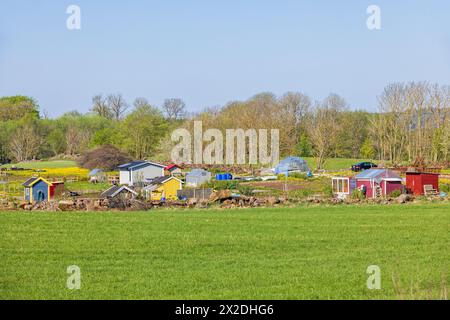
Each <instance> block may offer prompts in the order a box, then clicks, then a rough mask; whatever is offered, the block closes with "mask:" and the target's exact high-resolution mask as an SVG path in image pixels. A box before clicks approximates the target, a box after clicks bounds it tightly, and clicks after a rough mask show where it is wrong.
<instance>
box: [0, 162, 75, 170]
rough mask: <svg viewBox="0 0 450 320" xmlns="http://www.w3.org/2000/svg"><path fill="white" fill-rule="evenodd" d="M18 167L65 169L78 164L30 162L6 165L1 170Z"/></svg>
mask: <svg viewBox="0 0 450 320" xmlns="http://www.w3.org/2000/svg"><path fill="white" fill-rule="evenodd" d="M12 166H16V167H18V168H24V169H64V168H73V167H76V166H77V164H76V162H75V161H71V160H55V161H30V162H20V163H16V164H5V165H3V166H0V167H1V168H11V167H12Z"/></svg>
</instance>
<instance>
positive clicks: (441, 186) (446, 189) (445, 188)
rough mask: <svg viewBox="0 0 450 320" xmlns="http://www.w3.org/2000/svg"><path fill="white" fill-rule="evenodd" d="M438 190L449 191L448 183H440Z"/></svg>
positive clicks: (449, 185)
mask: <svg viewBox="0 0 450 320" xmlns="http://www.w3.org/2000/svg"><path fill="white" fill-rule="evenodd" d="M439 190H440V191H442V192H445V193H450V184H448V183H442V184H441V185H440V186H439Z"/></svg>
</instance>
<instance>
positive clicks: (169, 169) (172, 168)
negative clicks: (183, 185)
mask: <svg viewBox="0 0 450 320" xmlns="http://www.w3.org/2000/svg"><path fill="white" fill-rule="evenodd" d="M164 174H165V175H166V176H181V175H182V171H181V168H180V167H179V166H177V165H176V164H171V165H168V166H166V167H165V168H164Z"/></svg>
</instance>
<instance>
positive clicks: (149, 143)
mask: <svg viewBox="0 0 450 320" xmlns="http://www.w3.org/2000/svg"><path fill="white" fill-rule="evenodd" d="M167 130H168V124H167V121H166V120H165V119H164V116H163V114H162V113H161V111H159V110H158V109H156V108H154V107H151V106H148V105H143V106H140V107H138V108H136V109H135V110H134V111H133V112H132V113H130V114H129V115H128V116H127V117H126V118H125V120H124V121H123V124H122V128H121V135H122V139H121V140H122V147H123V149H124V150H126V151H127V152H128V153H129V154H130V155H132V156H133V157H134V158H135V159H144V158H146V157H150V156H153V153H154V152H155V151H156V150H157V149H158V147H159V143H160V141H161V140H162V138H164V136H165V135H166V133H167Z"/></svg>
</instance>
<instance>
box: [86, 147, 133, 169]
mask: <svg viewBox="0 0 450 320" xmlns="http://www.w3.org/2000/svg"><path fill="white" fill-rule="evenodd" d="M130 161H131V158H130V157H129V156H128V155H127V154H125V153H123V152H121V151H120V150H119V149H117V148H116V147H113V146H110V145H105V146H101V147H100V148H97V149H94V150H91V151H88V152H85V153H84V154H83V155H82V156H81V157H80V159H79V160H78V165H79V166H80V167H82V168H86V169H90V170H92V169H103V170H106V171H113V170H116V169H117V166H119V165H121V164H124V163H127V162H130Z"/></svg>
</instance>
